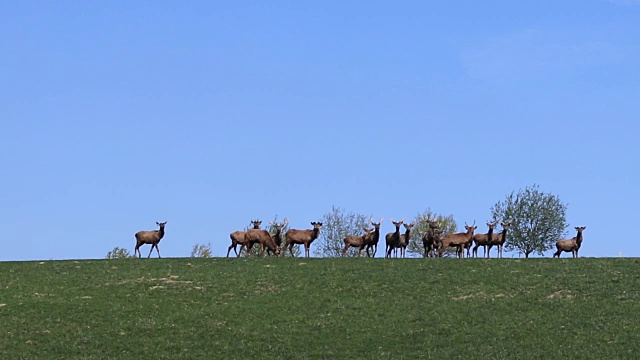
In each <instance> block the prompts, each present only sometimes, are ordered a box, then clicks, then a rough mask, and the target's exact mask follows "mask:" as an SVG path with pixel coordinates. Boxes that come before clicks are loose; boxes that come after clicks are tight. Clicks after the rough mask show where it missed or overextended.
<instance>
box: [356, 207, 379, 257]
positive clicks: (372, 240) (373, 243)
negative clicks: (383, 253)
mask: <svg viewBox="0 0 640 360" xmlns="http://www.w3.org/2000/svg"><path fill="white" fill-rule="evenodd" d="M383 221H384V218H381V219H380V221H379V222H375V221H373V217H371V218H369V222H370V223H371V225H373V232H372V233H371V234H369V236H367V237H365V239H364V242H363V243H362V246H361V247H360V249H359V251H362V249H363V248H364V247H365V246H366V248H367V250H366V251H367V256H369V257H370V256H371V255H369V249H371V250H372V252H373V257H376V252H378V241H379V240H380V225H381V224H382V222H383Z"/></svg>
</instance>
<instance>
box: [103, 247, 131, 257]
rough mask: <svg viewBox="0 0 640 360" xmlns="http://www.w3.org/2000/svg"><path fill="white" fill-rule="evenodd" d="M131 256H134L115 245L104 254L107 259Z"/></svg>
mask: <svg viewBox="0 0 640 360" xmlns="http://www.w3.org/2000/svg"><path fill="white" fill-rule="evenodd" d="M132 257H134V256H133V255H131V253H130V252H129V250H127V249H123V248H120V247H117V246H116V247H114V248H113V250H111V251H109V252H108V253H107V256H106V258H107V259H127V258H132Z"/></svg>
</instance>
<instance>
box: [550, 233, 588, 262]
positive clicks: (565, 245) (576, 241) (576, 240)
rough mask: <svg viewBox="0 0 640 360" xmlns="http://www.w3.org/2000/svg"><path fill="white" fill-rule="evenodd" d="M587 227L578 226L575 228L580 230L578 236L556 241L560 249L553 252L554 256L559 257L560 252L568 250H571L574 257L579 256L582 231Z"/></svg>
mask: <svg viewBox="0 0 640 360" xmlns="http://www.w3.org/2000/svg"><path fill="white" fill-rule="evenodd" d="M586 228H587V227H586V226H576V227H575V228H574V229H576V231H578V233H577V234H576V236H574V237H572V238H571V239H564V240H558V242H556V248H557V249H558V251H556V252H555V253H554V254H553V257H554V258H555V257H557V258H558V259H559V258H560V254H561V253H562V252H563V251H566V252H571V254H572V255H573V257H574V258H577V257H578V250H580V245H582V232H583V231H584V229H586Z"/></svg>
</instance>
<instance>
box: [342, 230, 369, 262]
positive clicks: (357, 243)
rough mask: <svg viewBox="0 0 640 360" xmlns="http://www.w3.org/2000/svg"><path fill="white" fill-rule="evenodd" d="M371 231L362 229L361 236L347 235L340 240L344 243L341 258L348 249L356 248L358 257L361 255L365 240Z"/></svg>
mask: <svg viewBox="0 0 640 360" xmlns="http://www.w3.org/2000/svg"><path fill="white" fill-rule="evenodd" d="M372 232H373V229H364V234H363V235H347V236H345V237H344V239H343V240H342V241H343V242H344V248H343V249H342V256H345V255H346V253H347V251H348V250H349V248H352V247H356V248H358V256H360V255H361V254H362V248H363V247H364V243H365V241H366V239H367V238H369V237H370V236H371V233H372Z"/></svg>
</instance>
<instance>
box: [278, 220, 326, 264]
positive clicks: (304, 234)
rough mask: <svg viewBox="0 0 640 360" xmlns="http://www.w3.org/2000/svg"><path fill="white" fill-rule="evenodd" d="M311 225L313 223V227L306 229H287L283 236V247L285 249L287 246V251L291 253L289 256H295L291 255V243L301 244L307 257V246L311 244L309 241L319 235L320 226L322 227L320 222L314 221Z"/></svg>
mask: <svg viewBox="0 0 640 360" xmlns="http://www.w3.org/2000/svg"><path fill="white" fill-rule="evenodd" d="M311 225H313V229H307V230H297V229H291V230H289V231H287V233H286V234H285V236H284V237H285V239H286V242H285V244H284V248H285V251H286V248H287V247H289V252H290V253H291V256H295V255H293V245H295V244H298V245H299V244H303V245H304V254H305V257H309V246H311V243H312V242H313V240H315V239H317V238H318V236H319V235H320V228H322V223H321V222H315V221H314V222H312V223H311Z"/></svg>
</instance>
